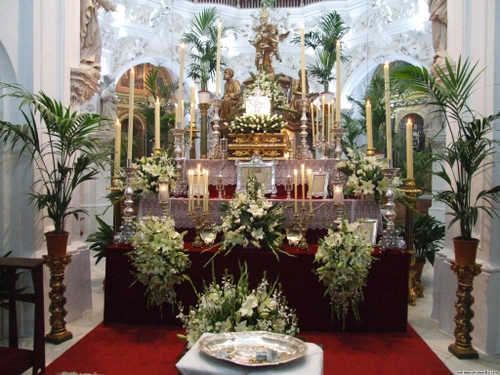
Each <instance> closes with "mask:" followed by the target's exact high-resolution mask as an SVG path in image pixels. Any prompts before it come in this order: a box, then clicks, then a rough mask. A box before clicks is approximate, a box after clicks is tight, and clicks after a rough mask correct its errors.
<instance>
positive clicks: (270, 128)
mask: <svg viewBox="0 0 500 375" xmlns="http://www.w3.org/2000/svg"><path fill="white" fill-rule="evenodd" d="M285 126H286V121H285V119H284V118H283V116H281V115H276V114H272V115H271V114H245V115H243V116H239V117H236V118H235V119H234V120H233V121H232V122H231V124H230V125H229V131H230V132H231V133H234V134H249V133H279V132H281V130H282V129H284V128H285Z"/></svg>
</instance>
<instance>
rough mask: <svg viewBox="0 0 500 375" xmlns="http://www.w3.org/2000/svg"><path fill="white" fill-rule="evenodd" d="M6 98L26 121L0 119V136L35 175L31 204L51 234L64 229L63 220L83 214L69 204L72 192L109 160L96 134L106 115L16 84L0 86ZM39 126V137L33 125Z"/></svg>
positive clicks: (92, 176)
mask: <svg viewBox="0 0 500 375" xmlns="http://www.w3.org/2000/svg"><path fill="white" fill-rule="evenodd" d="M0 89H2V90H6V92H7V93H5V94H3V95H1V96H0V98H3V97H6V96H9V97H13V98H16V99H19V100H21V103H20V106H19V108H20V111H21V113H22V115H23V117H24V122H25V124H23V125H16V124H12V123H10V122H6V121H1V120H0V138H1V139H2V142H3V144H4V145H7V146H9V147H10V148H11V149H15V147H16V146H17V145H18V144H20V145H21V147H20V149H19V153H20V155H21V154H23V153H28V154H29V155H30V156H31V158H32V161H33V163H34V164H35V167H36V169H37V170H38V172H39V176H40V177H39V179H38V180H36V181H35V182H34V184H33V186H32V191H31V193H30V202H31V203H33V204H34V205H35V207H37V208H38V209H39V210H43V209H46V210H47V213H46V215H45V217H48V218H50V219H51V220H52V221H53V223H54V226H55V230H54V232H55V233H63V232H64V231H65V230H64V228H65V223H66V219H67V218H68V217H69V216H75V217H77V216H78V214H80V213H84V214H86V213H87V212H86V210H84V209H76V208H73V207H71V199H72V198H73V192H74V191H75V189H76V188H77V187H78V186H79V185H80V184H81V183H83V182H85V181H89V180H93V179H95V178H96V177H97V175H98V174H99V173H100V172H101V171H102V170H104V165H105V164H106V163H109V162H110V160H109V159H108V157H107V152H105V151H100V150H99V146H100V142H99V140H98V139H97V137H96V134H97V132H98V131H99V130H100V129H101V127H102V123H103V122H104V121H108V120H111V121H113V120H112V119H108V118H107V117H104V116H101V115H97V114H90V113H82V114H78V113H77V112H76V111H75V112H72V110H71V107H70V106H67V107H65V106H64V105H63V104H62V103H61V102H60V101H57V100H54V99H51V98H49V97H48V96H47V95H46V94H45V93H43V92H42V91H40V92H39V93H38V94H32V93H30V92H28V91H27V90H25V89H24V88H23V87H22V86H20V85H15V84H5V83H1V84H0ZM40 123H43V124H44V127H43V130H42V132H43V136H41V135H40V134H39V129H38V126H39V124H40Z"/></svg>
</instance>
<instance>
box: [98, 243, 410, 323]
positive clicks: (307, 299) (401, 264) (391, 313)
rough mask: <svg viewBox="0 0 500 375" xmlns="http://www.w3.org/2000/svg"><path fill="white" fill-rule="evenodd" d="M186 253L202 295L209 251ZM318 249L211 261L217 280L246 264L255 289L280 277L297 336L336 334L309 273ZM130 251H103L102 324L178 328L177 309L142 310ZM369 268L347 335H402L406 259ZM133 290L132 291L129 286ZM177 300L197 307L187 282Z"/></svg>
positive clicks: (386, 258)
mask: <svg viewBox="0 0 500 375" xmlns="http://www.w3.org/2000/svg"><path fill="white" fill-rule="evenodd" d="M185 248H187V249H189V257H190V260H191V262H192V263H191V267H190V268H189V269H188V272H187V273H188V275H189V276H190V277H191V279H192V281H193V284H194V286H195V287H196V290H197V291H201V290H202V285H203V280H205V282H207V283H209V282H210V281H211V280H212V267H211V266H210V264H208V265H206V264H207V262H208V261H209V260H210V258H211V257H212V256H213V250H211V251H206V252H204V251H203V250H204V249H206V248H204V249H200V248H192V247H191V243H188V242H186V243H185ZM316 249H317V245H316V244H311V245H310V247H309V251H303V250H297V248H294V247H291V246H288V245H285V246H284V250H285V251H286V252H288V253H289V254H290V255H291V256H287V255H285V254H280V256H279V260H277V259H276V257H275V256H274V255H273V254H272V253H271V252H270V251H265V250H261V251H259V250H236V249H235V250H233V251H231V252H230V253H228V254H227V255H225V256H224V255H222V254H219V255H217V256H216V257H215V260H214V262H215V267H214V269H215V274H216V277H217V280H218V281H219V280H220V279H221V276H222V274H223V273H224V270H225V269H228V271H229V273H231V274H233V275H234V276H235V278H238V277H239V268H238V262H241V263H242V262H246V263H247V265H248V271H249V283H250V285H251V286H256V285H257V283H258V282H259V281H260V280H261V278H262V276H263V274H262V273H263V272H264V271H266V272H267V276H268V280H269V281H270V282H272V281H274V280H275V279H276V278H277V277H279V283H280V284H281V286H282V290H283V294H284V295H285V296H286V298H287V300H288V305H289V306H290V307H292V308H295V309H296V314H297V318H298V324H299V327H300V329H301V330H302V331H341V330H342V322H341V321H338V320H332V312H331V308H330V304H329V298H328V296H324V293H325V290H326V287H325V286H323V285H322V284H320V283H319V282H318V276H317V275H315V274H314V272H313V270H314V269H315V268H316V266H317V264H314V255H315V253H316ZM131 250H132V247H130V246H126V245H120V246H116V245H112V246H110V247H108V250H107V260H106V285H105V294H104V324H105V325H108V324H114V323H123V324H144V325H172V326H179V325H181V322H180V320H179V319H177V318H176V315H177V314H178V309H177V307H176V306H175V307H171V306H169V305H164V306H163V309H162V312H161V311H160V310H159V309H158V308H155V307H150V308H149V309H148V308H147V307H146V298H145V296H144V292H145V286H143V285H142V284H140V283H135V284H133V282H134V277H133V275H132V273H131V271H132V267H131V265H130V261H129V258H128V256H126V253H127V252H129V251H131ZM373 255H374V257H375V258H376V260H375V261H374V262H373V264H372V267H371V269H370V273H369V276H368V279H367V285H366V287H365V288H364V301H362V302H361V303H360V305H359V313H360V317H361V321H360V322H357V321H356V320H355V319H354V316H353V314H352V312H351V313H350V314H349V315H348V316H347V318H346V331H351V332H397V331H400V332H404V331H406V326H407V314H408V274H409V264H410V253H408V252H406V251H405V252H400V251H386V252H380V251H378V250H377V249H375V250H374V252H373ZM132 284H133V285H132ZM175 290H176V293H177V300H178V301H182V303H183V305H184V308H185V310H186V309H187V307H188V306H190V305H193V306H194V305H195V304H196V302H197V297H196V294H195V293H194V291H193V288H192V286H191V285H190V283H189V282H183V283H182V284H180V285H176V286H175Z"/></svg>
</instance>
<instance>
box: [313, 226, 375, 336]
mask: <svg viewBox="0 0 500 375" xmlns="http://www.w3.org/2000/svg"><path fill="white" fill-rule="evenodd" d="M360 224H361V222H354V223H351V224H349V222H348V221H347V220H346V219H343V220H342V222H341V224H340V228H339V230H335V231H334V230H333V229H331V228H329V229H328V234H327V236H326V237H325V238H323V239H320V240H319V243H320V245H319V246H318V251H317V253H316V255H315V258H314V261H315V262H316V263H320V266H319V267H318V268H317V269H316V273H317V274H318V276H319V281H320V282H322V283H323V284H324V285H326V287H327V290H326V293H328V295H329V296H330V304H331V306H332V310H333V311H334V312H335V313H336V316H337V319H342V322H343V326H344V328H345V317H346V315H347V314H348V312H349V309H352V311H353V313H354V316H355V318H356V320H358V321H359V320H360V317H359V313H358V304H359V302H360V301H362V300H363V286H365V285H366V278H367V277H368V271H369V269H370V267H371V264H372V261H373V260H374V258H373V257H372V255H371V252H372V246H371V245H369V244H368V243H367V242H366V240H365V233H363V232H361V231H360V230H359V226H360ZM326 293H325V294H326Z"/></svg>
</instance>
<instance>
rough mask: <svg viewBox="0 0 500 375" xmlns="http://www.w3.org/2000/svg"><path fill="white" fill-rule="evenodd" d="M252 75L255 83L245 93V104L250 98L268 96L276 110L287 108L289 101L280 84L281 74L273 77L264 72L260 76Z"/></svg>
mask: <svg viewBox="0 0 500 375" xmlns="http://www.w3.org/2000/svg"><path fill="white" fill-rule="evenodd" d="M250 75H251V77H252V78H253V80H254V82H253V83H251V84H249V85H248V86H247V87H246V88H245V91H243V103H245V102H246V100H247V99H248V97H249V96H267V97H268V98H270V99H271V105H272V107H273V108H274V109H280V108H285V107H286V106H287V104H286V103H287V100H286V97H285V94H284V92H283V89H282V88H281V85H280V82H279V79H280V77H281V74H276V75H275V76H274V77H271V76H270V75H269V74H267V73H266V72H265V71H263V72H261V73H260V75H256V74H253V73H250Z"/></svg>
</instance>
